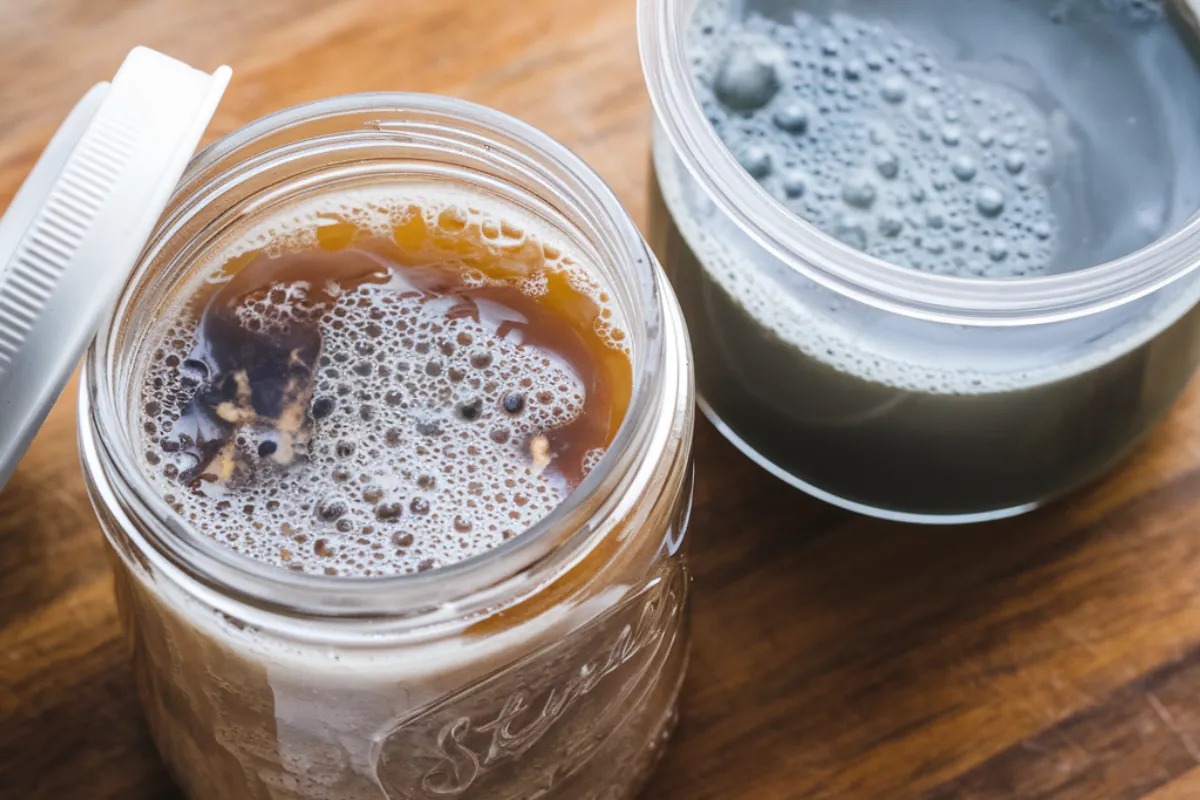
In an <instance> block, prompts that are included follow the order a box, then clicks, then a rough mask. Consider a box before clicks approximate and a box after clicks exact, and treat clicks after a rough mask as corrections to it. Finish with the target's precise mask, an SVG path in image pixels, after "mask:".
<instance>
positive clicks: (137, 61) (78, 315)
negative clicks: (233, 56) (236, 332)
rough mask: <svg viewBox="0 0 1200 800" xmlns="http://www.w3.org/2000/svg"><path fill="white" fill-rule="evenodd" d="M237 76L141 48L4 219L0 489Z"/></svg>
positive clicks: (74, 121)
mask: <svg viewBox="0 0 1200 800" xmlns="http://www.w3.org/2000/svg"><path fill="white" fill-rule="evenodd" d="M230 74H231V73H230V70H229V67H221V68H220V69H218V70H217V71H216V72H214V73H213V74H211V75H209V74H207V73H204V72H200V71H199V70H196V69H193V68H191V67H189V66H188V65H186V64H184V63H182V62H179V61H176V60H175V59H173V58H168V57H167V56H164V55H162V54H161V53H156V52H154V51H153V50H149V49H147V48H144V47H138V48H136V49H134V50H133V51H132V52H131V53H130V54H129V56H128V57H127V58H126V59H125V63H124V64H122V65H121V68H120V69H119V70H118V71H117V74H116V76H115V77H114V78H113V80H112V83H111V84H109V83H100V84H97V85H96V86H94V87H93V88H92V90H91V91H89V92H88V93H87V94H86V95H85V96H84V98H83V99H82V100H80V101H79V104H78V105H76V106H75V109H74V110H73V111H72V112H71V114H70V115H69V116H68V117H67V119H66V121H65V122H64V123H63V126H62V127H61V128H59V130H58V132H57V133H55V135H54V138H52V139H51V140H50V144H49V145H48V146H47V147H46V151H45V152H44V153H42V157H41V158H40V159H38V163H37V164H36V166H34V168H33V171H32V172H31V173H30V174H29V177H28V178H27V179H26V181H25V183H24V185H22V186H21V189H20V190H19V191H18V192H17V194H16V196H15V197H14V198H13V201H12V204H11V205H10V206H9V207H8V211H7V212H5V214H4V216H3V217H2V218H0V487H3V485H4V483H5V482H6V481H7V480H8V477H9V475H11V474H12V470H13V468H14V467H15V466H16V463H17V461H18V460H20V458H21V456H22V455H23V454H24V453H25V450H26V449H27V448H28V447H29V442H30V440H31V439H32V438H33V436H34V434H35V433H36V432H37V429H38V428H39V427H41V424H42V421H43V420H45V418H46V414H47V413H48V412H49V410H50V407H51V406H52V405H53V404H54V401H55V399H57V397H58V395H59V393H60V392H61V391H62V388H63V385H64V384H65V383H66V382H67V380H68V379H69V378H70V375H71V372H72V370H74V368H75V365H76V363H78V361H79V357H80V355H81V354H82V353H83V350H84V349H85V348H86V347H87V344H88V342H89V341H90V340H91V338H92V336H93V335H94V333H95V330H96V327H97V325H98V324H99V322H100V319H101V318H102V317H103V316H104V314H105V313H106V312H107V311H108V310H109V309H110V308H111V306H112V304H113V302H114V301H115V298H116V294H117V292H118V291H119V290H120V288H121V286H122V285H123V284H124V283H125V280H126V279H127V278H128V277H129V273H130V271H131V270H132V268H133V265H134V264H135V263H136V261H137V257H138V255H139V254H140V253H141V251H142V248H143V247H144V246H145V244H146V240H147V238H149V236H150V233H151V231H152V230H153V228H154V224H155V223H156V222H157V221H158V218H159V216H160V215H161V214H162V211H163V208H164V207H165V206H166V204H167V201H168V199H169V198H170V196H171V191H172V190H173V189H174V188H175V185H176V184H177V183H178V182H179V177H180V175H182V174H183V170H184V168H185V167H186V166H187V163H188V160H189V159H190V158H191V156H192V153H193V152H194V151H195V149H196V145H197V144H198V143H199V141H200V137H201V135H202V134H203V133H204V129H205V128H207V127H208V122H209V120H210V119H211V118H212V115H213V112H214V111H215V110H216V107H217V103H218V102H219V101H220V99H221V95H222V94H223V93H224V91H225V86H226V85H227V84H228V83H229V76H230Z"/></svg>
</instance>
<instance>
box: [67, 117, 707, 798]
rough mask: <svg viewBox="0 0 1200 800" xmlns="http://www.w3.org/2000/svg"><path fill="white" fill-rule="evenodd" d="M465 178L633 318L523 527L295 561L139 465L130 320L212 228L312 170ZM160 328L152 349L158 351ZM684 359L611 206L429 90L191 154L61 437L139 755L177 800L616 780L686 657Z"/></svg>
mask: <svg viewBox="0 0 1200 800" xmlns="http://www.w3.org/2000/svg"><path fill="white" fill-rule="evenodd" d="M389 175H398V176H409V177H411V176H426V175H429V176H437V177H438V178H439V179H441V180H450V181H456V182H460V183H462V184H465V185H469V186H484V185H486V186H487V187H488V190H489V191H490V192H493V193H499V194H500V195H501V196H503V197H504V198H505V199H509V200H511V201H513V202H514V203H519V204H521V205H523V206H524V207H527V208H532V209H536V210H537V211H538V213H540V214H542V215H543V216H548V217H549V218H552V219H553V220H554V222H555V224H556V225H558V226H559V227H561V229H562V230H564V231H565V232H567V233H568V234H569V235H570V236H571V237H572V238H573V239H574V240H575V243H576V244H577V245H578V246H579V247H580V248H581V249H583V250H584V251H585V252H587V253H588V254H590V256H592V261H593V262H594V264H595V265H596V266H597V268H598V269H599V270H600V271H601V272H603V275H602V279H603V281H604V282H605V283H606V284H607V286H608V287H610V288H611V291H612V294H613V295H614V296H615V297H616V300H617V302H618V303H619V305H620V307H621V311H622V312H623V315H624V317H625V319H626V320H628V326H629V330H628V332H627V333H628V336H629V337H630V338H629V341H630V342H631V345H632V347H631V349H632V356H631V357H632V359H633V367H634V375H635V384H634V388H633V396H632V401H631V406H630V410H629V412H628V415H627V417H626V418H625V420H624V423H623V425H622V427H621V428H620V431H619V433H618V435H617V438H616V440H615V441H614V442H613V445H612V447H611V448H610V449H609V451H608V455H606V456H605V457H604V459H603V460H602V461H601V462H600V464H599V465H598V466H597V467H595V468H594V469H593V471H592V472H591V473H590V474H589V475H588V477H587V478H586V480H585V481H584V482H583V484H582V485H581V486H580V487H579V488H578V489H577V490H576V491H575V492H573V493H572V494H571V495H570V496H569V497H568V499H567V500H566V501H565V502H564V503H563V504H562V505H561V506H560V507H558V508H557V509H556V510H555V511H554V512H553V513H552V514H551V515H550V516H548V517H547V518H545V519H544V520H542V521H541V522H540V523H539V524H537V525H536V526H535V527H533V528H532V529H530V530H528V531H527V532H526V533H524V534H523V535H521V536H518V537H516V538H514V539H512V540H511V541H508V542H506V543H504V544H502V545H500V546H498V547H496V548H495V549H494V550H491V551H488V552H486V553H485V554H482V555H479V556H476V557H474V558H471V559H468V560H466V561H463V562H460V563H457V564H454V565H451V566H447V567H445V568H441V569H436V570H433V571H429V572H423V573H417V574H412V575H404V576H399V577H387V578H352V577H329V576H325V575H314V574H304V573H295V572H289V571H287V570H283V569H280V568H278V567H275V566H270V565H267V564H264V563H260V562H257V561H254V560H252V559H250V558H248V557H245V556H242V555H240V554H238V553H235V552H233V551H232V550H230V549H228V548H226V547H225V546H223V545H220V544H218V543H217V542H216V541H214V540H212V539H210V538H209V537H207V536H205V535H204V534H203V532H201V531H198V530H195V529H193V528H192V527H191V526H190V525H189V524H188V523H187V522H186V521H185V520H184V519H182V518H180V517H179V516H177V515H176V514H175V513H174V512H172V511H171V509H170V508H168V506H167V505H166V504H165V503H164V501H163V500H162V498H161V497H159V496H158V495H157V493H156V492H155V491H154V489H153V488H152V487H151V484H150V483H149V482H148V480H147V478H146V476H145V475H144V474H143V473H142V471H141V469H140V468H139V466H138V463H139V462H138V456H139V453H138V452H137V444H136V442H137V441H138V436H137V434H136V432H135V431H134V430H133V427H134V426H135V425H136V415H135V406H136V404H137V403H138V394H137V391H136V389H135V388H134V387H136V386H137V385H138V369H139V364H142V363H144V361H145V359H146V352H145V350H146V348H147V346H148V345H147V342H146V337H145V335H144V334H145V332H146V331H147V330H148V328H149V327H150V326H149V324H148V321H149V320H151V319H153V316H154V315H155V314H156V313H159V312H160V310H161V309H162V308H163V306H164V303H165V302H166V300H167V298H169V297H170V296H171V294H172V292H173V291H175V290H177V289H178V287H179V286H180V285H181V281H182V279H183V278H184V277H185V276H186V274H187V273H188V270H189V266H191V265H192V264H193V263H194V261H195V256H196V254H197V253H198V252H200V251H202V250H203V249H204V247H205V245H206V243H207V242H209V241H210V240H213V238H214V237H216V236H218V235H219V234H220V233H221V232H222V230H223V229H226V228H227V226H229V225H231V224H233V223H234V222H235V221H237V222H240V221H244V220H246V219H253V218H257V217H258V216H259V215H263V214H267V213H269V212H270V211H271V210H272V209H273V208H276V207H277V206H279V205H280V204H283V203H287V202H288V201H289V200H290V199H292V198H295V197H296V196H297V195H299V194H301V193H303V192H304V191H305V190H307V189H309V188H312V187H329V186H331V185H339V186H340V185H344V186H347V187H352V186H355V185H357V184H358V183H359V182H361V181H367V180H369V181H372V182H374V184H375V185H378V184H379V182H380V181H381V180H383V181H386V179H387V176H389ZM151 346H152V345H151ZM692 408H693V384H692V376H691V364H690V353H689V346H688V341H687V337H686V334H685V331H684V327H683V322H682V318H681V315H680V313H679V310H678V307H677V305H676V302H675V299H674V296H673V294H672V292H671V290H670V287H669V285H668V284H667V283H666V280H665V278H663V277H662V276H661V270H660V269H659V268H658V266H657V264H656V262H655V260H654V258H653V256H652V255H651V254H650V252H649V251H648V250H647V248H646V245H645V243H644V242H643V240H642V238H641V237H640V235H639V234H638V232H637V229H636V227H635V226H634V224H633V222H632V221H631V220H630V218H629V216H628V215H627V213H626V212H625V211H624V210H623V208H622V207H621V205H620V204H619V202H618V201H617V199H616V198H615V197H614V196H613V195H612V193H611V192H610V191H609V189H608V188H607V187H606V186H605V185H604V184H603V183H602V182H601V180H600V179H599V178H598V177H597V176H596V175H595V174H594V173H593V172H592V171H591V170H589V169H588V168H587V167H586V166H585V165H584V164H583V163H582V162H581V161H580V160H579V159H578V158H576V157H575V156H573V155H572V154H571V153H570V152H569V151H567V150H566V148H564V147H562V146H561V145H560V144H558V143H556V142H554V141H553V140H551V139H550V138H549V137H547V136H545V135H543V134H541V133H539V132H538V131H536V130H534V129H532V128H530V127H528V126H526V125H524V124H522V123H520V122H518V121H516V120H514V119H511V118H509V117H507V116H505V115H503V114H500V113H498V112H495V111H491V110H488V109H485V108H482V107H479V106H475V105H472V104H468V103H464V102H459V101H455V100H449V99H444V98H437V97H429V96H421V95H403V94H377V95H360V96H351V97H342V98H336V99H331V100H326V101H321V102H317V103H313V104H310V105H306V106H300V107H297V108H293V109H289V110H286V111H283V112H280V113H278V114H274V115H272V116H269V117H267V118H264V119H262V120H259V121H257V122H254V123H252V124H250V125H248V126H247V127H245V128H242V129H241V130H239V131H237V132H235V133H233V134H231V135H229V136H227V137H225V138H224V139H222V140H220V141H218V142H217V143H215V144H214V145H212V146H211V147H209V148H208V149H206V150H204V151H203V152H202V153H200V154H199V155H198V156H197V157H196V158H195V160H194V162H193V163H192V165H191V167H190V168H189V170H188V171H187V173H186V174H185V176H184V178H183V180H182V183H181V184H180V186H179V188H178V191H177V193H176V195H175V196H174V199H173V201H172V202H171V204H170V206H169V207H168V209H167V212H166V214H165V215H164V217H163V219H162V221H161V223H160V224H159V226H158V228H157V230H156V232H155V234H154V235H153V237H152V238H151V240H150V243H149V245H148V246H147V249H146V251H145V252H144V254H143V257H142V260H141V262H140V264H139V266H138V267H137V269H136V271H135V273H134V275H133V277H132V278H131V280H130V282H129V283H128V285H127V287H126V289H125V291H124V292H123V294H122V296H121V298H120V301H119V303H118V305H117V307H116V309H115V311H114V315H113V316H112V317H111V319H110V320H109V321H108V322H107V323H106V325H105V326H104V327H103V329H102V330H101V332H100V333H99V335H98V336H97V338H96V341H95V343H94V345H93V347H92V349H91V351H90V352H89V354H88V358H87V362H86V366H85V383H84V386H83V388H82V391H81V398H80V412H79V413H80V431H81V433H80V438H81V449H82V454H83V463H84V469H85V472H86V476H87V480H88V487H89V490H90V493H91V497H92V500H93V503H94V505H95V507H96V510H97V513H98V515H99V517H100V520H101V523H102V526H103V528H104V531H105V534H106V536H107V539H108V542H109V544H110V545H111V550H112V554H113V556H114V558H113V564H114V568H115V573H116V587H117V596H118V600H119V604H120V608H121V612H122V620H123V623H124V626H125V628H126V629H127V631H128V634H129V638H130V640H131V641H132V645H133V658H134V666H135V671H136V675H137V681H138V685H139V688H140V691H141V693H142V696H143V701H144V705H145V708H146V713H147V715H148V717H149V721H150V726H151V730H152V731H153V734H154V737H155V740H156V742H157V744H158V747H159V749H160V751H161V753H162V755H163V757H164V759H165V760H166V762H167V764H168V766H169V768H170V769H171V771H172V773H173V774H174V776H175V777H176V779H177V780H178V782H179V783H180V784H181V786H182V787H183V788H184V789H185V791H186V792H187V793H188V794H189V796H191V797H196V798H217V797H219V798H346V799H347V800H348V799H349V798H393V799H394V800H396V799H400V798H403V800H416V799H417V798H446V797H463V798H476V797H479V798H497V797H505V798H533V797H544V796H553V797H561V798H581V799H582V798H614V799H615V798H628V797H631V796H633V795H634V793H635V792H636V791H637V789H638V787H639V786H640V785H641V784H642V783H643V781H644V780H645V778H646V777H647V775H648V773H649V770H650V768H651V767H652V766H653V764H654V763H655V761H656V759H657V757H658V755H659V753H660V752H661V750H662V747H663V744H664V741H665V738H666V736H667V735H668V733H669V731H670V729H671V727H672V724H673V721H674V719H675V710H674V709H675V703H676V697H677V693H678V690H679V686H680V682H681V679H682V676H683V673H684V668H685V664H686V661H687V641H688V636H687V596H688V578H687V572H686V568H685V566H684V561H683V546H684V531H685V528H686V523H687V513H688V510H689V508H690V502H691V468H690V448H691V434H692V422H693V411H692Z"/></svg>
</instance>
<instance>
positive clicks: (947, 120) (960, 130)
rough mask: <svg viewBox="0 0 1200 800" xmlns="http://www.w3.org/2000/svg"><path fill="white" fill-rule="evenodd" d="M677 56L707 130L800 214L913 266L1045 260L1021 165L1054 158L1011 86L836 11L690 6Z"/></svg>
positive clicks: (949, 267) (1010, 271)
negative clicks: (687, 42) (787, 13)
mask: <svg viewBox="0 0 1200 800" xmlns="http://www.w3.org/2000/svg"><path fill="white" fill-rule="evenodd" d="M690 52H691V59H692V61H691V63H692V69H693V73H694V77H695V86H696V91H697V94H698V97H699V99H700V102H701V105H702V107H703V108H704V110H705V112H706V114H707V116H708V118H709V120H710V122H711V123H712V124H713V126H714V128H715V129H716V132H717V133H718V135H719V136H720V137H721V139H722V140H723V141H724V142H725V143H726V145H727V146H728V147H729V149H730V151H731V152H733V154H734V155H735V156H736V157H737V159H738V161H739V163H740V164H741V165H742V166H743V168H744V169H745V170H746V171H747V172H748V173H749V174H750V175H751V176H752V177H754V178H755V180H757V181H759V183H761V184H762V185H763V186H764V187H765V188H767V189H768V191H770V192H771V193H772V194H773V195H774V196H775V197H777V198H778V199H779V200H780V201H781V202H782V203H784V204H785V205H786V206H787V207H788V208H789V209H790V210H791V211H792V212H794V213H795V214H796V215H797V216H800V217H802V218H803V219H805V220H808V221H809V222H811V223H812V224H814V225H816V226H817V227H818V228H820V229H821V230H823V231H825V232H826V233H828V234H830V235H832V236H834V237H836V238H838V239H840V240H841V241H843V242H845V243H846V244H849V245H850V246H852V247H854V248H856V249H859V250H862V251H864V252H866V253H868V254H870V255H873V256H876V257H878V258H881V259H884V260H887V261H890V262H893V263H896V264H900V265H903V266H907V267H910V268H913V269H919V270H923V271H927V272H933V273H939V274H945V275H960V276H986V277H1012V276H1026V275H1041V274H1046V273H1048V272H1050V271H1051V269H1052V267H1053V259H1054V257H1055V254H1056V252H1057V248H1058V238H1059V236H1058V234H1059V228H1058V225H1057V223H1056V218H1055V212H1054V209H1053V207H1052V206H1051V196H1050V192H1049V190H1048V187H1047V186H1046V184H1045V182H1044V181H1043V180H1039V179H1037V178H1036V177H1035V178H1034V179H1032V180H1031V179H1030V177H1029V176H1030V174H1031V173H1032V174H1033V175H1034V176H1041V175H1043V174H1046V170H1047V169H1048V167H1049V165H1050V164H1051V162H1052V159H1053V158H1054V153H1053V148H1052V146H1051V144H1050V141H1051V138H1050V127H1049V122H1048V120H1047V119H1046V118H1045V117H1044V116H1043V115H1042V114H1041V113H1040V112H1039V111H1038V110H1037V109H1036V108H1034V107H1033V106H1032V105H1031V104H1030V103H1029V102H1028V101H1026V100H1025V99H1024V98H1023V97H1022V96H1021V95H1020V94H1019V93H1017V92H1016V91H1014V90H1012V89H1009V88H1007V87H1003V86H1000V85H994V84H990V83H984V82H982V81H978V80H975V79H973V78H970V77H968V76H966V75H963V74H960V73H957V72H954V71H952V70H951V69H949V68H947V66H945V65H944V64H942V63H941V62H940V60H939V59H938V58H937V57H936V56H935V55H934V54H933V52H932V51H931V50H929V49H926V48H924V47H922V46H920V45H918V44H916V43H914V42H912V41H910V40H909V39H907V38H906V37H905V36H903V35H902V34H900V33H899V32H897V31H896V30H895V29H893V28H891V27H890V26H888V25H887V24H885V23H881V22H866V21H862V20H859V19H857V18H855V17H852V16H850V15H847V14H840V13H839V14H833V15H831V16H830V17H829V19H828V20H823V19H819V18H817V17H815V16H812V15H810V14H807V13H805V12H796V13H795V14H794V16H793V17H792V19H791V22H790V23H786V24H785V23H781V22H779V21H776V20H773V19H768V18H766V17H763V16H760V15H758V14H755V13H751V14H749V15H748V16H747V17H746V18H745V19H743V20H736V21H734V20H731V10H730V8H729V5H728V2H709V3H703V4H701V5H700V7H699V8H698V9H697V11H696V13H695V15H694V17H693V31H692V44H691V51H690ZM997 241H1003V242H1005V247H1004V250H1005V256H1004V257H1003V258H996V257H995V253H996V252H997V248H995V247H994V246H993V245H994V244H995V242H997Z"/></svg>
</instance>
